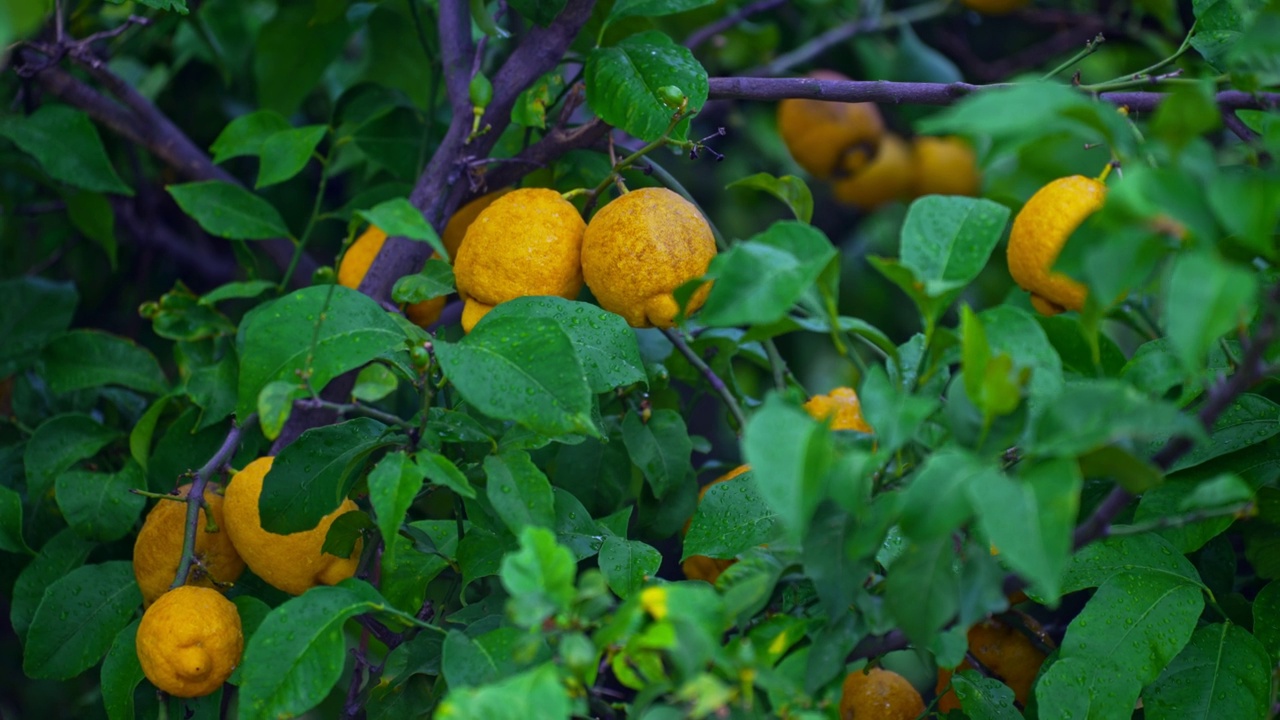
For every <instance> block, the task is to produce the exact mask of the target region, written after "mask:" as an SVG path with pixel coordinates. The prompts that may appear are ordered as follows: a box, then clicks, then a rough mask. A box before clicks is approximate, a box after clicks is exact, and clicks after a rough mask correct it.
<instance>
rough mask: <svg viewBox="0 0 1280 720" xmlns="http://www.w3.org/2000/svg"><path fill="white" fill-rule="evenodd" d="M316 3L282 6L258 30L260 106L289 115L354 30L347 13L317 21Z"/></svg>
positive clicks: (256, 63) (255, 76) (256, 53)
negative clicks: (348, 22) (348, 20)
mask: <svg viewBox="0 0 1280 720" xmlns="http://www.w3.org/2000/svg"><path fill="white" fill-rule="evenodd" d="M317 5H318V0H306V1H305V2H299V3H287V4H285V5H282V6H280V7H279V9H278V10H276V13H275V15H274V17H272V18H271V19H270V20H268V21H267V23H266V24H264V25H263V26H262V29H261V30H259V31H258V39H257V42H256V43H255V45H254V50H253V53H252V55H253V79H254V85H255V86H256V88H257V91H258V105H259V106H261V107H263V108H266V109H269V110H275V111H277V112H279V113H280V114H281V115H292V114H293V112H294V110H296V109H297V108H298V105H299V104H300V103H301V102H302V100H303V99H304V98H306V96H307V95H308V94H310V93H311V91H312V90H313V89H315V88H316V86H317V85H319V84H320V77H321V75H323V74H324V71H325V68H327V67H328V66H329V64H330V63H331V62H333V61H334V60H335V59H337V57H338V55H339V54H340V53H341V52H342V48H343V46H344V45H346V42H347V38H348V37H349V36H350V34H351V31H352V28H351V26H350V25H348V24H347V21H346V15H345V13H338V14H337V15H336V19H334V18H335V16H334V15H330V16H329V18H327V19H318V17H317V16H318V15H319V14H320V13H319V12H318V8H317Z"/></svg>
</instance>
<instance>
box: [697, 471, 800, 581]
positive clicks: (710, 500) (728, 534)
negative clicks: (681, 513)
mask: <svg viewBox="0 0 1280 720" xmlns="http://www.w3.org/2000/svg"><path fill="white" fill-rule="evenodd" d="M753 472H754V471H752V472H746V473H743V474H741V475H739V476H738V477H736V478H733V479H731V480H726V481H724V482H721V483H716V484H715V485H712V486H711V487H709V488H707V493H706V495H703V496H702V500H701V501H699V502H698V511H697V513H695V514H694V516H693V522H692V523H691V524H690V525H689V533H688V534H687V535H685V538H684V552H683V554H682V555H681V556H680V560H681V561H682V562H683V561H684V560H687V559H689V556H690V555H706V556H707V557H712V558H731V557H733V556H735V555H737V554H738V553H740V552H743V551H745V550H748V549H750V548H753V547H756V546H757V545H760V544H762V543H767V542H769V541H770V540H773V539H774V538H775V537H776V536H777V534H778V528H777V527H776V526H777V524H778V522H779V520H778V514H777V512H776V511H775V510H773V509H772V508H770V507H769V504H768V503H767V502H765V500H764V497H763V496H761V494H760V491H759V489H757V486H756V483H755V481H754V480H752V479H751V476H752V474H753Z"/></svg>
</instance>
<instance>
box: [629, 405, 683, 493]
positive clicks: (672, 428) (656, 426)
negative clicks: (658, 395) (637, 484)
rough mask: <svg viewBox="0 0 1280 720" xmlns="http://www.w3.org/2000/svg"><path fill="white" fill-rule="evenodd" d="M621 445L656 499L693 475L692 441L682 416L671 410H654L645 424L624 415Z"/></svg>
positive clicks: (636, 418)
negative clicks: (642, 475) (625, 448)
mask: <svg viewBox="0 0 1280 720" xmlns="http://www.w3.org/2000/svg"><path fill="white" fill-rule="evenodd" d="M622 442H623V443H624V444H625V445H626V447H627V452H628V453H629V454H630V455H631V461H632V462H634V463H635V464H636V467H638V468H640V471H641V472H642V473H644V477H645V480H646V481H647V482H648V483H649V488H650V489H651V490H653V495H654V497H656V498H658V499H659V500H661V499H662V498H663V497H665V496H666V494H667V493H668V492H669V491H670V490H671V488H672V487H674V486H675V485H676V484H677V483H682V482H686V481H687V480H688V478H689V476H690V475H691V474H692V473H693V461H692V455H693V441H692V440H690V439H689V429H688V428H687V427H685V424H684V417H682V416H681V415H680V413H678V412H676V411H675V410H667V409H662V410H654V411H653V413H652V414H651V415H650V416H649V421H648V422H644V421H643V420H641V419H640V416H639V415H637V414H636V413H627V415H626V417H625V418H623V420H622Z"/></svg>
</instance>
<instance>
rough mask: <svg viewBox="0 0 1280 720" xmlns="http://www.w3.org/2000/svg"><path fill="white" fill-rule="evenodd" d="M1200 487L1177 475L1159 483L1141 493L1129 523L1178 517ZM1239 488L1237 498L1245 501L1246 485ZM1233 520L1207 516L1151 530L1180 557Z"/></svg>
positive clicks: (1239, 483)
mask: <svg viewBox="0 0 1280 720" xmlns="http://www.w3.org/2000/svg"><path fill="white" fill-rule="evenodd" d="M1222 477H1225V478H1229V479H1230V480H1232V481H1234V483H1236V484H1238V485H1237V487H1239V486H1240V485H1243V484H1244V483H1243V481H1242V480H1240V479H1239V478H1237V477H1236V476H1234V475H1225V476H1222ZM1203 484H1204V483H1201V482H1199V481H1197V480H1194V479H1186V478H1182V477H1177V476H1175V477H1172V478H1169V479H1168V480H1166V481H1165V482H1164V483H1163V484H1161V485H1157V486H1156V487H1153V488H1151V489H1150V490H1147V491H1146V492H1144V493H1143V494H1142V498H1141V499H1140V500H1139V501H1138V509H1137V510H1136V511H1134V514H1133V521H1134V522H1135V523H1146V522H1150V521H1155V520H1158V519H1164V518H1176V517H1178V516H1179V515H1180V514H1183V513H1185V512H1187V510H1188V508H1186V507H1184V506H1185V505H1186V504H1187V501H1188V500H1193V499H1194V498H1195V497H1196V494H1197V492H1198V490H1199V489H1200V488H1201V487H1202V485H1203ZM1241 489H1242V490H1243V491H1244V492H1245V495H1244V497H1243V498H1240V499H1241V500H1244V499H1248V497H1249V488H1248V486H1244V487H1243V488H1241ZM1236 501H1238V500H1236ZM1228 502H1232V501H1228ZM1218 504H1219V505H1221V504H1228V503H1218ZM1234 521H1235V520H1234V518H1232V517H1230V516H1225V517H1208V518H1204V519H1202V520H1200V521H1199V522H1193V523H1186V524H1183V525H1181V526H1176V525H1175V526H1173V527H1164V528H1159V529H1157V530H1155V533H1156V534H1158V535H1159V536H1160V537H1162V538H1164V539H1165V540H1167V541H1168V542H1169V544H1170V545H1173V546H1174V547H1175V548H1177V549H1178V552H1181V553H1184V554H1185V553H1192V552H1195V551H1196V550H1199V549H1200V548H1201V547H1203V546H1204V544H1205V543H1207V542H1209V541H1210V540H1212V539H1213V538H1215V537H1217V536H1218V535H1220V534H1221V533H1223V532H1224V531H1225V530H1226V529H1227V528H1228V527H1230V526H1231V523H1232V522H1234Z"/></svg>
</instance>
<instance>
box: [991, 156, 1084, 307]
mask: <svg viewBox="0 0 1280 720" xmlns="http://www.w3.org/2000/svg"><path fill="white" fill-rule="evenodd" d="M1106 197H1107V186H1106V185H1104V184H1103V183H1102V182H1101V181H1099V180H1094V179H1093V178H1087V177H1084V176H1083V175H1071V176H1069V177H1064V178H1058V179H1057V180H1054V181H1053V182H1051V183H1049V184H1048V185H1045V186H1044V187H1042V188H1040V189H1039V190H1037V191H1036V194H1035V195H1032V196H1031V199H1030V200H1028V201H1027V203H1026V204H1025V205H1023V206H1022V210H1021V211H1019V212H1018V216H1017V217H1015V218H1014V219H1013V228H1012V229H1011V230H1010V231H1009V247H1008V250H1007V251H1006V257H1007V259H1008V262H1009V273H1010V274H1011V275H1013V280H1014V282H1016V283H1018V285H1019V286H1021V287H1022V289H1024V290H1026V291H1027V292H1029V293H1031V304H1032V305H1033V306H1035V308H1036V310H1039V311H1040V312H1041V313H1043V314H1045V315H1054V314H1057V313H1060V312H1062V311H1063V310H1064V309H1065V310H1079V309H1080V308H1082V307H1084V300H1085V296H1086V295H1087V294H1088V290H1087V289H1086V288H1085V286H1084V285H1081V284H1080V283H1078V282H1076V281H1075V280H1072V279H1071V278H1069V277H1067V276H1066V275H1063V274H1062V273H1058V272H1050V268H1052V267H1053V263H1054V262H1055V261H1057V259H1058V253H1060V252H1062V247H1063V246H1064V245H1066V244H1067V238H1069V237H1071V233H1073V232H1075V230H1076V228H1078V227H1080V223H1082V222H1084V220H1085V218H1087V217H1088V216H1089V215H1091V214H1092V213H1094V212H1095V211H1097V210H1098V208H1100V207H1102V203H1103V202H1104V201H1105V200H1106Z"/></svg>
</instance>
